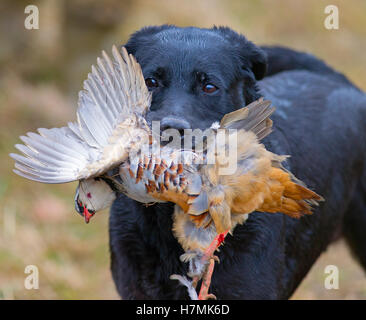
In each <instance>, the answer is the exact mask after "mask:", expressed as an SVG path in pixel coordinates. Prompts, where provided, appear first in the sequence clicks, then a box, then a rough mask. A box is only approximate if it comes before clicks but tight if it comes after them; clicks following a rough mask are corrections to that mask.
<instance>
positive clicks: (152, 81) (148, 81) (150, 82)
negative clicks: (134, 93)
mask: <svg viewBox="0 0 366 320" xmlns="http://www.w3.org/2000/svg"><path fill="white" fill-rule="evenodd" d="M145 83H146V86H147V87H148V88H157V87H158V86H159V83H158V81H157V80H156V79H154V78H146V79H145Z"/></svg>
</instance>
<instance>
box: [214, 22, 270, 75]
mask: <svg viewBox="0 0 366 320" xmlns="http://www.w3.org/2000/svg"><path fill="white" fill-rule="evenodd" d="M212 30H213V31H215V32H217V33H219V34H220V35H221V36H222V37H224V38H225V39H226V40H228V41H229V42H230V43H231V45H232V46H233V49H234V50H235V51H236V54H238V55H239V58H240V61H241V64H242V65H241V67H242V69H244V70H246V71H248V72H249V73H253V75H254V77H255V79H256V80H260V79H262V78H263V77H264V76H265V74H266V71H267V55H266V53H265V52H264V51H263V50H262V49H260V48H259V47H257V46H256V45H255V44H253V43H252V42H250V41H249V40H247V39H246V38H245V37H244V36H243V35H241V34H238V33H236V32H235V31H233V30H231V29H230V28H228V27H213V28H212Z"/></svg>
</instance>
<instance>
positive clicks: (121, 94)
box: [10, 46, 151, 183]
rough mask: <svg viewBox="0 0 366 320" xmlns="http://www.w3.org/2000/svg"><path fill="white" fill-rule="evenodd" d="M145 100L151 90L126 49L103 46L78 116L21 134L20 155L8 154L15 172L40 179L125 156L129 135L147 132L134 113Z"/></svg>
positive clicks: (65, 178)
mask: <svg viewBox="0 0 366 320" xmlns="http://www.w3.org/2000/svg"><path fill="white" fill-rule="evenodd" d="M150 104H151V94H150V93H149V91H148V89H147V87H146V85H145V80H144V77H143V74H142V71H141V68H140V65H139V64H138V63H137V61H136V60H135V58H134V57H133V56H132V55H129V54H128V53H127V51H126V49H125V48H123V47H122V48H121V51H120V52H119V51H118V49H117V48H116V47H115V46H113V48H112V58H110V57H109V56H108V55H107V54H106V53H105V52H104V51H103V52H102V58H98V59H97V64H96V66H92V68H91V72H90V73H89V75H88V77H87V79H86V80H85V81H84V85H83V90H82V91H80V93H79V101H78V110H77V114H76V117H77V121H76V122H69V123H68V125H67V127H62V128H52V129H44V128H40V129H38V133H32V132H30V133H28V134H27V136H22V137H20V138H21V140H22V141H23V142H24V145H21V144H18V145H16V146H15V147H16V148H17V149H18V150H19V151H20V152H21V153H22V155H19V154H10V156H11V157H12V158H13V159H14V160H15V169H14V172H15V173H16V174H18V175H20V176H22V177H25V178H27V179H30V180H35V181H39V182H44V183H64V182H70V181H75V180H80V179H86V178H89V177H92V176H94V175H97V174H101V173H103V172H105V171H107V170H108V169H110V168H111V167H113V166H114V165H117V164H119V163H121V162H122V161H124V160H125V158H126V157H127V150H129V149H130V147H131V145H133V147H134V148H137V147H138V145H137V142H136V141H135V140H134V139H133V136H134V135H138V134H139V132H141V131H144V130H145V131H144V132H145V133H146V134H148V132H147V130H148V129H147V127H146V126H144V127H143V128H140V127H139V125H140V124H139V123H140V122H139V121H136V117H143V116H144V115H145V113H146V111H147V110H148V108H149V107H150ZM127 119H131V121H127V122H126V120H127ZM133 119H135V121H134V120H133ZM126 123H127V124H126ZM128 125H130V127H128ZM130 129H131V132H133V134H132V138H131V137H130V136H131V133H129V132H128V131H129V130H130ZM136 129H141V130H140V131H138V130H137V131H136ZM127 137H128V138H127ZM138 140H141V141H144V140H143V139H138Z"/></svg>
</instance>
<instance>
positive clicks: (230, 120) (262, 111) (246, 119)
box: [220, 98, 275, 140]
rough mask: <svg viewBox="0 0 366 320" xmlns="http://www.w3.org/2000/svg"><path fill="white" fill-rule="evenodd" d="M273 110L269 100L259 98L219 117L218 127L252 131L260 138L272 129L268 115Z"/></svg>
mask: <svg viewBox="0 0 366 320" xmlns="http://www.w3.org/2000/svg"><path fill="white" fill-rule="evenodd" d="M274 111H275V108H274V107H273V106H271V101H269V100H263V98H260V99H258V100H256V101H254V102H252V103H251V104H249V105H247V106H246V107H244V108H241V109H239V110H236V111H233V112H230V113H227V114H226V115H225V116H224V117H223V118H222V119H221V122H220V127H221V128H225V129H238V130H239V129H243V130H245V131H252V132H254V133H255V134H256V136H257V138H258V140H261V139H263V138H264V137H266V136H267V135H269V134H270V133H271V131H272V120H271V119H269V117H270V116H271V115H272V113H273V112H274Z"/></svg>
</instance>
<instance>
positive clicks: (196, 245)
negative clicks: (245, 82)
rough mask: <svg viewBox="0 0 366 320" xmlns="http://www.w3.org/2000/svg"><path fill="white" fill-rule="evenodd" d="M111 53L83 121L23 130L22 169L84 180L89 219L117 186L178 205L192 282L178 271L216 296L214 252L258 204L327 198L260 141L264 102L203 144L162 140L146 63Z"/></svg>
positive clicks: (300, 207) (217, 128)
mask: <svg viewBox="0 0 366 320" xmlns="http://www.w3.org/2000/svg"><path fill="white" fill-rule="evenodd" d="M112 52H113V59H110V58H109V56H108V55H107V54H106V53H105V52H103V58H102V59H98V67H97V68H94V67H93V68H92V73H91V74H89V77H88V80H86V81H85V83H84V89H85V91H82V92H81V94H80V100H79V108H78V113H77V115H78V117H77V122H75V123H69V124H68V126H67V127H63V128H59V129H58V128H54V129H49V130H48V129H39V134H34V133H29V134H28V137H22V140H23V141H24V142H25V143H26V146H24V145H17V146H16V147H17V148H18V149H19V150H20V151H21V152H22V153H23V154H24V156H20V155H17V154H12V155H11V156H12V157H13V158H14V159H15V160H16V164H15V167H16V170H15V172H16V173H17V174H19V175H21V176H23V177H25V178H28V179H31V180H35V181H39V182H44V183H64V182H70V181H75V180H80V182H79V186H78V189H77V192H76V197H75V203H76V209H77V211H78V212H79V213H81V214H83V215H84V217H85V219H86V221H89V219H90V216H92V215H93V214H94V213H95V212H96V211H98V210H101V209H103V208H105V207H107V206H110V205H111V204H112V202H113V201H114V199H115V197H116V193H118V192H122V193H125V194H126V195H127V196H129V197H130V198H132V199H134V200H136V201H139V202H142V203H145V204H150V203H154V202H173V203H175V204H176V206H175V213H174V216H173V219H174V221H173V232H174V235H175V236H176V238H177V239H178V241H179V243H180V244H181V245H182V247H183V249H184V250H185V252H186V253H185V254H184V255H183V256H182V261H188V262H189V263H190V268H189V269H190V272H189V275H190V276H191V277H192V278H193V281H192V282H191V281H188V280H187V279H186V278H183V277H181V276H173V278H174V279H178V280H180V281H181V282H182V283H183V284H184V285H186V286H187V287H188V289H189V292H190V295H191V297H192V298H197V297H196V294H195V285H196V284H197V281H198V280H199V279H200V278H202V277H203V284H202V287H201V293H200V297H199V298H202V299H205V298H208V297H212V296H211V295H209V294H208V288H209V284H210V277H211V274H212V271H213V253H214V251H215V250H216V249H217V247H218V246H220V244H221V243H222V242H223V240H224V238H225V235H226V234H227V232H233V230H234V228H235V226H236V225H237V224H238V223H243V222H244V221H245V220H246V219H247V216H248V214H250V213H251V212H254V211H262V212H272V213H276V212H281V213H283V214H286V215H289V216H290V217H294V218H299V217H301V216H302V215H305V214H311V205H312V204H317V202H318V201H320V200H321V199H322V198H321V197H320V196H319V195H317V194H316V193H315V192H313V191H311V190H309V189H307V188H306V187H305V186H304V184H303V183H302V182H300V181H299V180H297V179H296V178H295V177H294V176H293V175H292V174H291V173H290V172H288V171H287V170H285V169H284V167H283V166H282V165H281V163H282V162H283V161H284V160H285V159H286V156H279V155H276V154H274V153H272V152H269V151H268V150H266V149H265V147H264V145H263V144H261V143H260V140H261V139H262V138H264V137H265V136H267V135H268V134H269V133H270V132H271V129H272V121H271V120H270V119H269V117H270V115H271V114H272V113H273V112H274V108H273V107H272V106H271V104H270V102H269V101H264V100H263V99H260V100H258V101H255V102H253V103H251V104H250V105H248V106H247V107H245V108H242V109H239V110H237V111H234V112H231V113H229V114H227V115H225V116H224V117H223V119H222V120H221V122H220V123H219V124H217V123H215V124H213V125H212V127H211V128H209V135H208V137H207V142H206V143H205V144H203V146H204V147H203V149H199V148H196V149H192V150H181V149H180V148H178V149H177V148H174V147H170V146H169V145H168V146H162V147H160V141H158V140H157V139H156V138H154V137H153V134H152V132H151V129H150V127H149V126H148V124H147V122H146V121H145V118H144V116H145V113H146V112H147V110H148V109H149V106H150V103H151V94H150V93H149V92H148V90H147V88H146V86H145V84H144V78H143V75H142V71H141V68H140V66H139V64H138V63H137V62H136V61H135V59H134V58H133V57H132V56H131V55H128V54H127V52H126V50H125V49H124V48H123V49H122V51H121V52H122V55H121V54H120V52H118V50H117V49H116V48H115V47H114V48H113V50H112ZM233 146H234V148H232V147H233Z"/></svg>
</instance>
